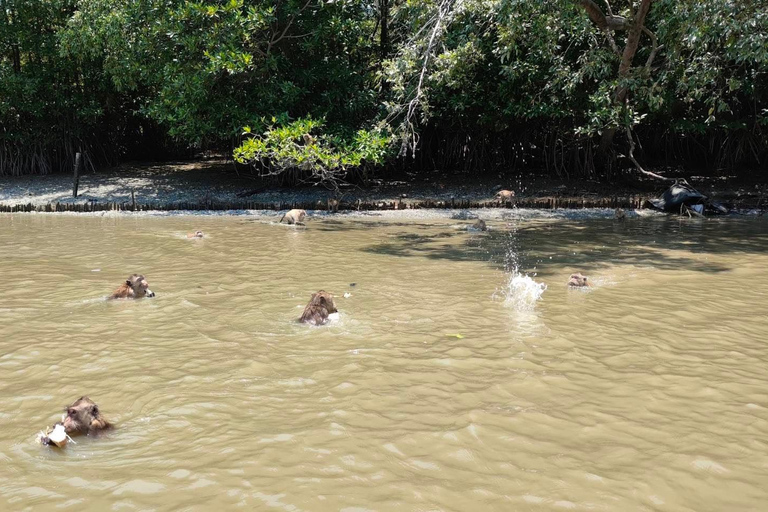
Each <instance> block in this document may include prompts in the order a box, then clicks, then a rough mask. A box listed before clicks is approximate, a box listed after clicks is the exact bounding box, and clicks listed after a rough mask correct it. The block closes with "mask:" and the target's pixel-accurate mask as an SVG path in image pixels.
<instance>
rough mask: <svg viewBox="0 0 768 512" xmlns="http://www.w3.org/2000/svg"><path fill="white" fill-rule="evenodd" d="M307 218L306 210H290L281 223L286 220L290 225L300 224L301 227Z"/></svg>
mask: <svg viewBox="0 0 768 512" xmlns="http://www.w3.org/2000/svg"><path fill="white" fill-rule="evenodd" d="M306 216H307V211H306V210H296V209H294V210H288V211H287V212H285V214H284V215H283V216H282V217H280V220H279V222H283V220H285V222H286V223H288V224H298V225H300V226H303V225H304V217H306Z"/></svg>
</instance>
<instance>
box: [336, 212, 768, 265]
mask: <svg viewBox="0 0 768 512" xmlns="http://www.w3.org/2000/svg"><path fill="white" fill-rule="evenodd" d="M389 225H390V226H392V224H389ZM407 226H408V227H409V228H410V230H411V232H410V233H402V234H396V235H394V236H392V237H391V238H390V239H389V240H388V241H386V242H383V243H378V244H375V245H371V246H368V247H365V248H364V249H363V250H364V251H366V252H370V253H374V254H383V255H389V256H396V257H422V258H429V259H449V260H454V261H486V262H488V263H489V264H490V265H492V266H494V267H498V268H502V269H503V268H505V267H506V264H507V263H508V262H509V254H510V252H514V253H515V255H516V258H515V259H516V262H517V263H518V264H519V265H520V267H521V268H531V267H535V268H536V272H537V273H538V274H539V275H547V274H548V273H549V272H548V269H549V268H553V269H558V272H560V270H559V269H562V267H563V266H566V267H572V268H573V269H574V270H579V269H580V270H588V271H591V270H595V269H599V268H601V267H604V266H607V265H609V264H610V265H615V264H625V265H635V266H645V265H648V266H653V267H655V268H659V269H669V270H674V269H686V270H692V271H698V272H706V273H718V272H726V271H729V270H732V268H731V267H728V266H725V265H722V264H720V263H717V262H712V261H707V260H706V259H705V258H702V257H701V255H705V254H729V253H735V252H740V253H763V252H766V251H768V232H767V231H768V230H766V229H765V228H766V227H768V226H767V225H766V223H765V222H764V221H763V220H762V219H752V218H750V219H734V218H723V219H710V220H688V219H685V220H680V219H678V218H649V219H632V220H629V221H626V222H622V223H619V222H616V221H614V220H613V219H589V220H584V219H581V220H578V221H574V220H568V219H562V220H556V221H554V222H553V221H552V220H548V221H546V222H543V221H530V220H522V221H516V222H512V223H506V225H503V226H495V229H493V230H492V231H489V232H487V233H474V234H469V235H468V234H467V233H466V232H465V231H463V230H460V229H456V230H454V231H439V232H434V230H435V228H436V226H434V225H432V226H429V225H425V226H423V227H424V228H425V229H430V228H431V230H432V231H433V232H432V233H424V234H414V233H413V232H412V231H413V228H414V227H417V228H420V227H422V226H421V225H416V226H414V225H411V224H407ZM368 227H369V223H366V229H367V228H368ZM328 228H329V229H334V228H336V226H333V227H331V226H328ZM357 228H358V227H357V226H356V225H355V224H354V223H350V224H349V225H348V226H346V227H344V229H357Z"/></svg>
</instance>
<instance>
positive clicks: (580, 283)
mask: <svg viewBox="0 0 768 512" xmlns="http://www.w3.org/2000/svg"><path fill="white" fill-rule="evenodd" d="M568 286H572V287H574V288H581V287H585V286H592V285H590V284H589V283H588V282H587V276H584V275H582V274H581V272H577V273H576V274H571V277H569V278H568Z"/></svg>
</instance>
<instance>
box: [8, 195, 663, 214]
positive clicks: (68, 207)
mask: <svg viewBox="0 0 768 512" xmlns="http://www.w3.org/2000/svg"><path fill="white" fill-rule="evenodd" d="M647 199H648V197H646V196H639V195H637V196H621V197H619V196H614V197H518V198H515V199H514V200H513V201H511V202H507V203H499V202H497V201H470V200H462V199H449V200H435V199H423V200H408V201H403V200H402V199H401V200H398V201H370V202H366V201H358V202H353V203H341V204H340V205H339V207H338V210H340V211H355V210H357V211H371V210H410V209H429V208H432V209H436V208H439V209H445V208H451V209H475V208H499V207H501V208H534V209H544V210H547V209H549V210H553V209H557V208H563V209H581V208H628V209H637V208H642V207H643V204H644V203H645V201H646V200H647ZM292 208H300V209H303V210H326V209H328V208H329V207H328V205H327V204H326V203H325V202H311V201H310V202H272V203H260V202H255V201H225V202H221V201H205V202H176V203H168V204H156V203H135V202H87V203H77V204H75V203H52V204H50V203H49V204H45V205H33V204H31V203H28V204H17V205H0V212H3V213H15V212H104V211H121V212H122V211H179V210H191V211H204V210H215V211H225V210H274V211H279V210H290V209H292Z"/></svg>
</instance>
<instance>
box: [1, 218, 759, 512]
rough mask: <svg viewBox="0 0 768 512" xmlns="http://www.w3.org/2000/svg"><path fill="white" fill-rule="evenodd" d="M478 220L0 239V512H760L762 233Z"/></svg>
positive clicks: (53, 224) (36, 233)
mask: <svg viewBox="0 0 768 512" xmlns="http://www.w3.org/2000/svg"><path fill="white" fill-rule="evenodd" d="M494 215H495V217H493V218H491V219H490V220H489V225H490V226H491V227H492V230H491V231H490V232H487V233H472V232H467V231H465V230H462V229H460V228H461V226H462V225H465V224H468V223H469V222H470V221H465V220H457V218H456V217H459V215H457V214H455V213H454V214H453V215H452V216H453V217H454V218H451V214H450V213H448V214H446V215H432V216H430V215H427V216H425V217H424V218H408V217H407V216H396V215H385V216H376V215H368V216H359V217H345V216H336V217H328V218H319V219H313V220H311V221H309V222H308V225H307V227H306V228H301V227H298V228H297V227H288V226H284V225H277V224H274V222H273V221H274V218H263V217H258V216H229V217H197V216H178V217H151V216H130V215H125V216H113V217H111V216H104V217H90V216H57V215H45V214H40V215H35V214H28V215H24V214H22V215H3V216H0V268H2V275H3V278H4V281H3V282H4V283H5V285H6V286H4V289H3V293H2V295H0V397H2V405H0V420H1V421H2V425H3V428H2V430H0V509H2V510H78V511H81V510H161V511H162V510H168V511H170V510H228V509H235V508H238V507H239V508H242V509H245V510H285V511H345V512H353V511H355V512H362V511H439V510H442V511H481V510H482V511H495V510H499V511H510V510H515V511H517V510H522V511H527V510H531V511H561V510H593V511H594V510H597V511H635V510H638V511H640V510H643V511H645V510H648V511H652V510H653V511H655V510H658V511H697V512H701V511H726V510H727V511H735V510H739V511H744V510H755V511H757V510H766V509H767V508H768V341H766V338H768V336H767V335H768V319H767V318H766V305H768V296H767V294H768V286H767V285H768V229H767V228H768V221H766V220H765V219H759V218H741V219H713V220H707V221H701V220H684V221H680V220H678V219H668V218H666V217H656V216H654V217H648V218H637V217H634V218H631V219H628V220H627V221H626V222H623V223H619V222H616V221H614V220H613V219H610V218H601V217H600V216H593V217H590V216H589V215H587V216H585V217H584V218H568V217H554V218H550V217H541V216H537V215H525V214H516V215H515V216H513V217H509V218H504V217H503V215H507V213H503V214H499V213H498V212H496V214H494ZM196 229H201V230H203V231H204V232H206V234H207V237H206V238H204V239H202V240H187V239H186V238H185V234H186V232H188V231H194V230H196ZM515 269H518V270H519V273H518V272H517V271H516V270H515ZM574 271H581V272H583V273H584V274H586V275H588V276H589V277H590V280H591V281H592V283H593V286H592V288H591V289H589V290H569V289H567V288H566V286H565V283H566V282H567V280H568V276H569V274H570V273H571V272H574ZM134 272H138V273H143V274H144V275H145V276H146V277H147V280H148V282H149V285H150V288H151V289H152V290H153V291H154V292H155V293H156V294H157V296H156V297H154V298H152V299H143V300H138V301H106V300H104V297H105V296H106V295H108V294H109V293H110V292H111V291H112V290H113V289H114V288H115V287H116V286H117V285H119V284H120V283H121V282H122V281H123V280H124V279H125V278H126V277H127V276H128V275H129V274H131V273H134ZM543 285H546V290H545V291H543V292H542V290H543ZM319 289H325V290H328V291H331V292H333V293H334V294H335V295H336V303H337V306H338V309H339V311H340V319H339V320H338V322H336V323H333V324H331V325H329V326H325V327H319V328H311V327H306V326H303V325H299V324H297V323H296V322H295V319H296V318H298V317H299V316H300V314H301V311H302V308H303V306H304V305H305V304H306V302H307V301H308V299H309V296H310V294H311V293H312V292H314V291H317V290H319ZM345 293H349V294H351V295H350V296H348V297H346V298H344V294H345ZM81 395H88V396H90V397H91V398H92V399H93V400H95V401H96V402H97V403H98V404H99V406H100V409H101V411H102V412H103V413H104V414H105V416H107V417H108V418H109V419H110V420H112V421H113V422H114V423H115V425H116V428H115V429H114V430H112V431H111V432H109V433H108V434H107V435H105V436H102V437H100V438H96V439H93V438H89V437H79V438H75V439H74V440H75V441H76V442H77V444H70V445H68V446H67V447H66V448H64V449H51V448H47V447H41V446H39V445H37V444H35V435H36V433H37V432H39V431H40V430H41V429H43V428H44V427H46V426H47V425H51V424H53V423H54V422H55V421H57V420H58V419H59V417H60V415H61V411H62V409H63V408H64V407H65V406H66V405H68V404H69V403H71V402H72V401H74V400H75V399H77V398H78V397H80V396H81Z"/></svg>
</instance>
